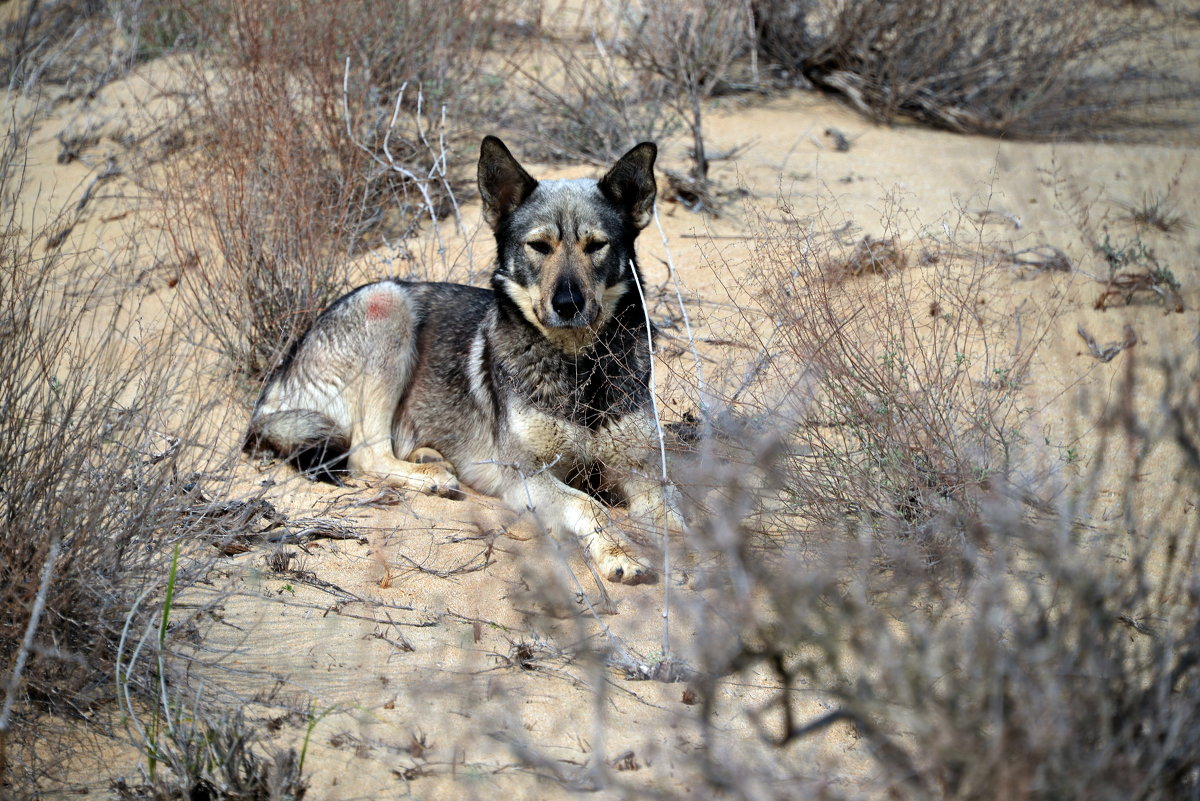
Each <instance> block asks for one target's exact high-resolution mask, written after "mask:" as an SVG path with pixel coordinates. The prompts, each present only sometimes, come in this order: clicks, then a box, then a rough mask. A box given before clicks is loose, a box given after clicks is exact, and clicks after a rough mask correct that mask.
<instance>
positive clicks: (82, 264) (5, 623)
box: [0, 121, 200, 788]
mask: <svg viewBox="0 0 1200 801" xmlns="http://www.w3.org/2000/svg"><path fill="white" fill-rule="evenodd" d="M31 130H32V128H31V126H30V125H29V124H28V121H25V122H17V123H16V124H14V125H13V126H12V127H11V128H9V129H8V131H7V132H6V135H5V139H4V143H3V152H2V153H0V193H2V194H0V197H2V198H3V200H2V202H0V207H3V209H4V218H3V222H4V230H3V235H2V236H0V361H2V365H0V427H2V430H0V464H3V471H2V475H0V520H3V525H0V549H2V550H3V553H4V558H3V559H2V560H0V666H3V671H4V673H3V676H4V682H3V685H2V687H3V700H2V703H3V710H2V711H0V777H2V778H0V780H2V781H7V782H11V783H12V784H13V785H14V786H16V787H18V788H20V787H22V786H23V783H24V782H29V781H30V780H31V779H32V778H36V777H44V776H45V775H47V771H48V769H49V767H50V763H48V762H47V760H49V759H51V757H54V758H57V757H58V754H56V750H55V748H54V747H53V746H49V745H48V744H47V743H46V742H44V741H42V739H41V738H42V737H43V736H44V735H46V734H47V733H48V730H44V729H43V728H42V727H41V725H40V723H39V720H40V718H41V716H43V715H45V714H47V713H49V714H52V715H55V716H61V717H66V718H73V717H75V716H77V715H80V714H82V713H84V712H85V711H88V710H91V709H93V708H95V707H96V705H97V704H99V703H100V702H103V701H106V700H108V699H111V697H112V695H113V691H114V683H113V676H114V673H115V666H116V653H117V646H118V642H119V640H120V637H121V634H122V631H123V630H124V628H125V627H126V626H127V625H133V626H135V627H136V626H140V625H143V624H145V623H146V622H147V621H148V620H149V617H150V613H149V612H148V611H144V612H141V613H138V614H132V613H131V611H130V610H131V609H132V608H133V607H134V600H135V599H136V598H138V597H139V596H141V595H143V594H145V593H151V592H153V591H154V590H155V588H160V587H161V586H162V582H163V580H164V578H165V575H166V566H167V563H168V562H169V557H168V556H166V555H164V551H163V546H164V542H165V541H168V540H169V539H170V537H171V536H173V535H174V534H175V533H176V530H177V527H178V526H179V525H180V524H181V523H182V522H183V521H184V519H185V509H186V507H187V506H188V505H189V504H190V503H191V497H190V487H189V483H190V481H191V479H189V478H188V477H186V476H185V475H181V474H180V471H179V462H180V458H181V454H183V453H184V452H186V451H187V450H189V449H190V448H191V447H192V446H193V445H194V443H193V442H192V441H191V436H192V432H193V431H194V430H195V428H194V426H195V420H196V417H197V416H199V414H200V410H198V409H196V408H195V404H192V403H188V402H187V401H186V400H185V399H183V398H182V397H181V387H182V386H183V384H184V381H185V380H186V378H187V376H186V372H185V364H184V363H182V362H181V361H180V360H178V359H177V358H176V353H175V351H174V343H173V342H172V341H171V339H170V338H169V337H167V336H165V335H161V336H160V335H155V334H151V333H147V332H145V331H143V330H142V328H141V326H140V325H138V324H137V323H136V322H135V321H131V320H130V319H129V317H128V315H126V314H124V313H123V312H122V311H121V306H122V303H121V301H122V299H124V298H125V297H126V295H125V292H124V291H123V290H122V286H121V283H120V279H118V280H117V283H116V284H115V285H114V284H113V283H112V282H111V280H110V279H111V277H112V276H111V275H108V274H105V272H104V270H105V269H107V265H106V264H105V261H106V259H105V257H104V254H99V253H97V254H91V253H87V252H84V253H69V254H66V253H64V252H63V251H62V250H60V249H59V248H57V247H49V245H48V243H49V241H50V239H51V238H52V235H53V232H55V231H57V230H58V228H59V223H60V222H61V221H60V220H56V219H54V218H51V219H49V220H47V221H45V222H44V223H35V222H34V221H33V217H32V215H26V214H25V206H24V202H25V201H24V199H23V198H22V197H21V189H22V186H23V183H24V180H25V154H26V153H27V148H28V142H29V139H28V137H29V135H30V131H31ZM93 255H94V256H95V258H92V256H93ZM189 410H192V411H189ZM181 580H182V579H181ZM6 746H8V748H7V751H8V755H7V761H6V758H5V753H4V752H5V750H6ZM26 786H30V787H32V786H33V785H32V784H29V785H26Z"/></svg>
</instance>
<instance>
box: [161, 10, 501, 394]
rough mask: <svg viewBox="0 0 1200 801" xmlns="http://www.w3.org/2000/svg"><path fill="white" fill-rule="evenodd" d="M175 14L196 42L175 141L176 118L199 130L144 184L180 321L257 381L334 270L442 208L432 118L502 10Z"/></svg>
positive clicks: (329, 295) (443, 179) (333, 281)
mask: <svg viewBox="0 0 1200 801" xmlns="http://www.w3.org/2000/svg"><path fill="white" fill-rule="evenodd" d="M187 8H189V9H190V10H191V13H192V19H191V24H192V25H194V26H196V27H198V28H200V29H201V30H203V31H205V32H206V33H205V38H206V39H207V40H209V41H211V42H212V44H211V48H212V52H210V53H206V54H205V56H204V58H199V57H197V58H196V59H194V60H189V61H187V62H185V63H186V65H187V66H186V68H185V71H186V74H187V78H188V83H189V85H190V88H189V92H190V94H191V95H192V97H193V100H192V103H191V106H190V108H191V110H192V113H191V114H190V115H188V116H186V117H185V118H184V120H183V121H181V124H180V126H179V130H180V137H179V138H181V139H186V134H184V133H183V131H184V130H185V127H186V126H185V125H184V124H183V122H187V124H188V125H189V126H191V127H194V128H195V129H196V130H197V131H199V134H198V136H197V137H196V138H195V141H194V142H193V143H192V144H193V145H194V150H193V151H192V152H188V153H185V154H183V155H179V156H176V157H174V158H172V159H171V160H170V161H169V162H168V163H167V164H166V165H165V166H164V167H163V168H162V169H161V173H160V175H161V178H160V180H159V181H158V182H157V184H156V188H157V190H158V193H159V195H160V197H161V198H162V199H163V207H164V214H165V216H166V220H165V223H166V228H167V232H168V235H169V236H170V238H171V240H172V243H173V247H174V250H175V253H176V257H177V262H178V265H177V266H178V268H179V271H180V283H181V285H182V287H183V289H184V292H185V295H186V296H187V297H188V299H189V301H190V303H189V305H190V307H191V309H192V311H194V312H195V313H196V316H197V318H198V319H199V320H200V321H201V323H202V324H203V325H204V327H205V328H206V329H207V331H208V332H209V333H210V334H211V335H212V336H213V338H214V339H215V342H216V345H217V347H218V348H219V349H220V350H221V351H222V352H224V353H225V354H227V355H228V356H229V357H230V360H231V361H232V363H233V367H234V369H235V370H236V371H239V372H244V373H246V374H248V375H250V376H259V375H261V374H263V373H264V372H266V371H268V370H269V369H270V368H271V367H272V366H273V365H274V364H275V362H276V361H277V359H278V358H279V357H280V355H281V354H282V352H283V350H284V349H285V348H286V347H287V345H288V343H290V342H292V341H293V340H294V339H295V337H296V336H298V335H299V334H300V333H301V332H303V331H304V330H305V329H306V328H307V327H308V326H309V325H310V324H311V322H312V320H313V319H314V318H315V316H316V315H317V314H318V313H319V312H320V310H321V309H322V308H323V307H324V306H325V305H326V304H327V303H328V302H329V301H330V300H332V299H333V298H335V297H336V296H337V295H338V294H340V293H341V292H342V291H344V290H345V289H346V288H347V287H346V285H345V282H346V267H345V262H346V261H347V259H348V258H350V257H351V256H353V255H354V254H356V253H357V252H359V251H360V250H362V249H363V248H364V247H365V246H366V245H367V244H368V240H367V236H368V233H370V232H374V231H378V232H379V233H380V235H381V237H382V236H384V235H390V236H391V237H393V238H395V239H398V240H403V239H404V238H406V237H407V236H409V235H411V234H412V232H413V231H414V230H415V229H416V227H417V226H418V225H420V224H421V223H422V221H425V220H429V219H430V218H433V220H434V221H435V223H436V221H437V220H438V219H440V218H441V217H444V216H446V215H447V214H450V213H452V212H454V211H455V210H456V208H457V207H456V205H455V201H454V198H453V189H452V186H451V179H452V177H451V176H450V175H449V173H448V171H447V159H446V153H447V150H448V148H449V147H451V145H450V144H449V143H447V141H446V139H445V134H446V127H445V113H446V108H447V106H450V107H451V108H453V107H454V104H455V102H456V101H457V100H459V99H461V98H464V97H471V96H472V91H473V90H474V89H475V88H476V87H477V85H478V82H479V81H480V80H481V77H480V58H481V54H482V52H483V47H484V45H486V44H487V42H488V39H489V37H490V36H491V35H492V34H491V29H492V25H493V21H494V19H495V17H496V15H497V14H499V13H501V12H502V8H501V7H497V6H494V5H486V4H481V3H478V2H475V1H474V0H460V2H454V3H449V4H440V5H438V6H437V7H436V8H430V7H426V6H425V4H422V3H417V2H411V3H401V4H399V5H397V4H395V3H384V2H380V1H379V0H356V2H352V3H340V4H330V3H322V2H301V3H281V2H279V1H278V0H255V2H252V3H224V2H201V3H197V4H195V5H192V6H187ZM214 55H215V56H216V59H215V63H216V68H215V69H214V58H213V56H214ZM397 119H399V120H400V124H397ZM382 241H383V240H382V238H381V240H380V242H379V243H381V242H382ZM377 244H378V243H377ZM423 268H424V265H414V266H411V269H410V271H419V270H420V269H423Z"/></svg>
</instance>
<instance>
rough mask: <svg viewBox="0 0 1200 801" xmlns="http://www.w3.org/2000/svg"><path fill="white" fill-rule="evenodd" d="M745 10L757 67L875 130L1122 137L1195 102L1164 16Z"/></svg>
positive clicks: (942, 1) (955, 0) (1076, 7)
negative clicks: (792, 80) (900, 126)
mask: <svg viewBox="0 0 1200 801" xmlns="http://www.w3.org/2000/svg"><path fill="white" fill-rule="evenodd" d="M754 7H755V14H756V19H757V21H758V43H759V47H760V49H762V51H763V54H764V56H765V57H766V58H767V59H769V60H772V61H774V62H775V63H777V64H779V65H780V66H781V67H782V68H784V69H785V70H787V71H789V72H794V73H798V74H802V75H803V76H804V77H805V78H807V79H808V80H809V81H811V82H812V83H813V84H815V85H816V86H818V87H821V88H823V89H827V90H829V91H833V92H836V93H838V94H840V95H842V96H844V97H845V98H846V99H847V100H848V101H849V102H850V103H851V104H853V105H854V106H855V107H856V108H857V109H859V110H860V111H861V112H863V113H864V114H866V115H867V116H869V117H871V118H872V119H874V120H878V121H881V122H889V123H890V122H894V121H896V120H897V119H900V118H901V117H910V118H913V119H917V120H920V121H922V122H925V123H928V124H931V125H934V126H936V127H939V128H945V129H948V130H952V131H960V132H972V133H985V134H992V135H1004V136H1009V137H1014V136H1015V137H1021V138H1034V139H1051V138H1059V137H1064V136H1066V137H1082V138H1092V137H1100V136H1106V135H1111V134H1119V135H1123V136H1131V135H1135V134H1136V132H1137V131H1138V129H1139V128H1141V129H1145V128H1146V127H1147V126H1149V127H1151V128H1157V127H1162V126H1168V125H1171V126H1180V125H1189V124H1192V123H1193V122H1194V119H1193V118H1192V117H1190V116H1189V113H1191V112H1193V111H1194V108H1192V106H1194V103H1195V101H1196V99H1197V97H1200V85H1197V83H1196V80H1195V79H1194V77H1192V75H1191V72H1190V64H1191V63H1192V61H1194V55H1189V46H1188V45H1186V44H1179V43H1178V42H1177V40H1176V39H1175V38H1173V37H1174V36H1175V34H1176V32H1177V26H1179V25H1184V26H1187V25H1190V24H1193V23H1192V22H1190V21H1189V18H1188V17H1187V16H1186V15H1185V14H1183V13H1176V12H1174V11H1172V10H1170V9H1168V8H1165V7H1164V8H1159V7H1152V8H1130V7H1127V6H1126V7H1122V6H1120V5H1116V4H1113V3H1108V2H1101V1H1100V0H1089V2H1084V3H1072V4H1065V5H1064V4H1055V3H1025V2H1021V1H1020V0H1005V2H1001V3H992V2H983V1H982V0H937V2H914V1H913V0H887V2H876V1H875V0H853V1H852V2H844V3H843V2H833V1H832V0H804V2H800V3H795V2H789V0H756V2H755V3H754ZM1185 37H1186V34H1185ZM1191 52H1192V53H1194V49H1193V50H1192V51H1191ZM1181 101H1187V103H1189V104H1190V105H1189V106H1183V107H1181V106H1180V102H1181Z"/></svg>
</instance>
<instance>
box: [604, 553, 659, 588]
mask: <svg viewBox="0 0 1200 801" xmlns="http://www.w3.org/2000/svg"><path fill="white" fill-rule="evenodd" d="M596 567H598V568H599V569H600V575H602V576H604V578H606V579H608V580H609V581H611V582H613V583H615V584H647V583H650V582H652V581H654V579H655V573H654V570H652V569H651V568H649V567H646V566H645V565H643V564H641V563H639V562H638V561H637V560H635V559H634V558H633V557H631V556H630V555H629V554H628V553H626V552H625V549H624V548H621V547H620V546H617V545H609V546H605V547H604V548H603V549H602V553H601V554H600V558H599V559H597V560H596Z"/></svg>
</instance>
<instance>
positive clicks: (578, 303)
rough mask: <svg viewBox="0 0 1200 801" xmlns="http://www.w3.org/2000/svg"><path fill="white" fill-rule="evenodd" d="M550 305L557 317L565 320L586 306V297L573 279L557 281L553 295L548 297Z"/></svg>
mask: <svg viewBox="0 0 1200 801" xmlns="http://www.w3.org/2000/svg"><path fill="white" fill-rule="evenodd" d="M550 305H551V306H552V307H553V308H554V313H555V314H557V315H558V316H559V319H561V320H563V321H564V322H567V321H570V320H572V319H574V318H575V317H576V316H578V315H579V314H581V313H582V312H583V310H584V309H585V308H587V299H586V298H585V297H584V296H583V290H582V289H580V287H579V285H578V284H576V283H575V282H574V281H559V282H558V284H557V285H556V286H555V287H554V297H552V298H551V299H550Z"/></svg>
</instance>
